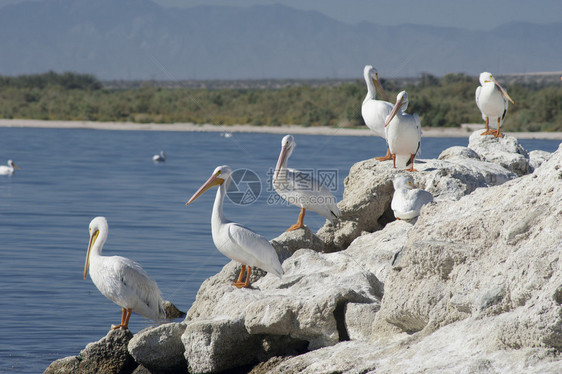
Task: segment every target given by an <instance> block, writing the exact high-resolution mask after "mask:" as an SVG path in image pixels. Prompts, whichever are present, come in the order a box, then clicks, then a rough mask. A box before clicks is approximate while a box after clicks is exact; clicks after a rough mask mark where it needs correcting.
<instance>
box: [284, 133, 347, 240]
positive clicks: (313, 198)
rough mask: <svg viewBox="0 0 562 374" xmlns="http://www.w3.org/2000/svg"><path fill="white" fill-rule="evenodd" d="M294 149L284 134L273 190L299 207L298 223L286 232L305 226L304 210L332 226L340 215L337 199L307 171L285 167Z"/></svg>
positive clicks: (293, 144) (287, 136)
mask: <svg viewBox="0 0 562 374" xmlns="http://www.w3.org/2000/svg"><path fill="white" fill-rule="evenodd" d="M296 146H297V143H295V139H294V138H293V137H292V136H291V135H286V136H285V137H284V138H283V140H282V141H281V153H280V154H279V159H278V160H277V165H276V166H275V173H274V174H273V188H275V191H277V193H278V194H279V196H281V197H282V198H283V199H285V200H286V201H288V202H289V203H291V204H293V205H296V206H298V207H299V208H301V211H300V214H299V219H298V221H297V223H296V224H294V225H293V226H291V227H289V229H288V230H287V231H293V230H297V229H300V228H303V227H304V223H303V220H304V214H305V211H306V210H307V209H308V210H312V211H313V212H316V213H318V214H320V215H321V216H322V217H324V218H326V219H328V220H330V222H332V224H333V223H334V218H338V217H339V215H340V210H339V209H338V206H337V204H336V197H335V196H334V195H333V194H332V193H331V192H330V190H329V189H328V188H327V187H326V186H324V185H321V184H320V183H319V182H318V181H317V180H316V179H315V178H313V176H312V175H310V172H308V173H307V172H302V171H299V170H296V169H289V168H287V161H288V160H289V157H291V154H292V153H293V150H294V149H295V147H296Z"/></svg>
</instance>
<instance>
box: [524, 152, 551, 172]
mask: <svg viewBox="0 0 562 374" xmlns="http://www.w3.org/2000/svg"><path fill="white" fill-rule="evenodd" d="M551 155H552V153H550V152H546V151H541V150H534V151H531V152H529V166H530V167H531V169H532V170H535V169H536V168H538V167H539V166H541V165H542V163H543V162H545V161H548V159H549V158H550V156H551Z"/></svg>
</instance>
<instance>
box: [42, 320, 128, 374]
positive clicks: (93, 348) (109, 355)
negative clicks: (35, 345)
mask: <svg viewBox="0 0 562 374" xmlns="http://www.w3.org/2000/svg"><path fill="white" fill-rule="evenodd" d="M132 337H133V334H132V333H131V332H130V331H129V330H124V329H116V330H110V331H109V332H108V333H107V335H106V336H105V337H104V338H102V339H100V340H99V341H97V342H95V343H90V344H88V345H87V346H86V348H84V349H83V350H82V351H81V352H80V354H79V355H78V356H70V357H65V358H62V359H60V360H56V361H54V362H53V363H51V365H49V367H48V368H47V369H46V370H45V373H46V374H63V373H84V374H88V373H130V372H132V371H133V370H134V369H135V368H136V367H137V364H136V363H135V360H134V359H133V357H131V355H130V354H129V352H128V351H127V344H128V343H129V340H131V338H132Z"/></svg>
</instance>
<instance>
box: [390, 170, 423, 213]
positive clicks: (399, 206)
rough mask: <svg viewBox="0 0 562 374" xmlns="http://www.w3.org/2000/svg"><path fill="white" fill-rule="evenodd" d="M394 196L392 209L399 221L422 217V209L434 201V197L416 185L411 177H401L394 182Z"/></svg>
mask: <svg viewBox="0 0 562 374" xmlns="http://www.w3.org/2000/svg"><path fill="white" fill-rule="evenodd" d="M392 183H393V185H394V195H393V196H392V203H391V204H390V207H391V208H392V210H393V211H394V216H395V217H396V218H397V219H413V218H416V217H417V216H419V215H420V210H421V207H422V206H424V205H425V204H429V203H431V202H432V201H433V195H432V194H431V193H430V192H428V191H425V190H421V189H419V188H417V187H416V186H415V185H414V180H413V179H412V177H411V176H410V175H399V176H397V177H396V178H394V180H393V181H392Z"/></svg>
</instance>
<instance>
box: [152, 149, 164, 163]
mask: <svg viewBox="0 0 562 374" xmlns="http://www.w3.org/2000/svg"><path fill="white" fill-rule="evenodd" d="M152 161H154V162H165V161H166V154H165V153H164V151H160V154H159V155H154V156H152Z"/></svg>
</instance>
